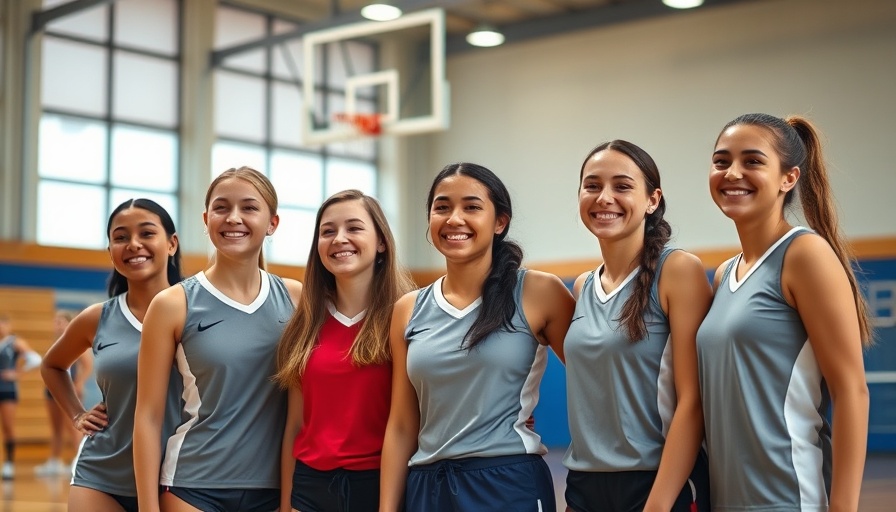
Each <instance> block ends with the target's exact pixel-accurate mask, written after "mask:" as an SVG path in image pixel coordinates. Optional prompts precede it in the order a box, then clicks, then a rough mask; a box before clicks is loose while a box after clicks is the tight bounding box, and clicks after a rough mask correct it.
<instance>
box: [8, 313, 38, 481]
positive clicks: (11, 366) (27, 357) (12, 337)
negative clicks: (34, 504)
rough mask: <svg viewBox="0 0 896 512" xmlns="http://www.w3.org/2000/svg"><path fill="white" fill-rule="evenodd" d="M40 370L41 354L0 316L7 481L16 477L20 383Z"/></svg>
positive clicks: (9, 321) (9, 322) (10, 323)
mask: <svg viewBox="0 0 896 512" xmlns="http://www.w3.org/2000/svg"><path fill="white" fill-rule="evenodd" d="M38 366H40V354H38V353H37V352H35V351H34V350H32V349H31V347H30V346H29V345H28V342H26V341H25V340H24V339H22V338H21V337H20V336H18V335H16V334H15V333H13V329H12V320H11V319H10V318H9V315H7V314H6V313H0V429H2V430H3V445H4V448H6V459H5V460H4V461H3V473H2V474H3V479H4V480H12V479H13V478H14V477H15V466H14V465H13V461H14V460H15V450H16V435H15V424H16V421H15V420H16V406H17V405H18V403H19V384H18V380H19V377H20V375H21V373H22V372H27V371H30V370H33V369H35V368H37V367H38Z"/></svg>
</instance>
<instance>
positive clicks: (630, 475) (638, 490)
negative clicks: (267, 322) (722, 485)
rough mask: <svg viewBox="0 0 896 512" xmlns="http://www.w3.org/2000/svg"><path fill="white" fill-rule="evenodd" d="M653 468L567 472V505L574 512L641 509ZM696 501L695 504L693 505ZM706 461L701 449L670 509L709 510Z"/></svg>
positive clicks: (633, 511)
mask: <svg viewBox="0 0 896 512" xmlns="http://www.w3.org/2000/svg"><path fill="white" fill-rule="evenodd" d="M656 473H657V472H656V471H573V470H570V472H569V474H568V475H567V476H566V505H567V506H568V507H569V509H570V510H572V511H574V512H599V511H605V510H613V511H617V512H641V511H642V510H644V505H645V504H646V503H647V497H648V496H649V495H650V490H651V489H652V488H653V482H654V480H656ZM695 503H696V508H692V506H693V505H694V504H695ZM709 510H710V507H709V464H708V462H707V459H706V453H705V452H704V451H703V450H700V453H698V454H697V462H696V464H694V470H693V471H691V475H690V477H689V478H688V480H687V481H686V482H685V484H684V487H683V488H682V489H681V493H679V495H678V498H676V499H675V503H673V504H672V511H671V512H693V511H698V512H709Z"/></svg>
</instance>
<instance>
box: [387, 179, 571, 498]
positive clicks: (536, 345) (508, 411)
mask: <svg viewBox="0 0 896 512" xmlns="http://www.w3.org/2000/svg"><path fill="white" fill-rule="evenodd" d="M427 211H428V213H429V234H430V236H431V237H432V244H433V246H434V247H435V248H436V249H437V250H438V251H439V252H440V253H442V255H443V256H444V257H445V261H446V264H447V273H446V275H445V276H443V277H441V278H439V279H438V280H437V281H436V282H435V283H434V284H432V285H430V286H428V287H426V288H424V289H422V290H419V291H415V292H411V293H409V294H407V295H405V296H403V297H402V298H401V299H399V300H398V302H397V303H396V304H395V308H394V310H393V314H392V327H391V335H390V342H391V346H392V362H393V370H392V378H393V381H392V406H391V412H390V415H389V422H388V424H387V427H386V438H385V441H384V444H383V458H382V476H381V487H380V510H381V511H385V512H396V511H398V510H401V506H402V503H404V506H405V509H406V510H408V511H423V510H425V511H427V512H442V511H471V510H475V511H477V512H489V511H494V512H506V511H508V510H513V511H520V512H535V511H555V510H556V501H555V497H554V489H553V483H552V479H551V474H550V470H549V469H548V467H547V464H546V463H545V462H544V460H543V459H542V457H541V456H542V455H543V454H544V453H546V452H547V450H546V448H545V447H544V445H543V444H542V443H541V438H540V437H539V436H538V434H536V433H535V432H533V431H532V430H530V429H529V428H528V427H527V426H526V421H527V420H528V418H529V417H530V415H531V413H532V411H533V409H534V408H535V405H536V403H537V402H538V386H539V383H540V382H541V377H542V375H543V373H544V369H545V366H546V364H547V355H548V354H547V346H550V347H551V348H552V349H553V350H554V352H555V353H556V354H557V356H558V357H559V358H560V359H561V361H562V360H563V338H564V336H565V335H566V330H567V328H568V327H569V322H570V319H571V317H572V311H573V307H574V302H573V299H572V296H571V295H570V293H569V291H568V290H567V289H566V287H565V286H564V285H563V283H562V282H561V281H560V279H558V278H557V277H556V276H553V275H550V274H545V273H542V272H537V271H531V270H530V271H527V270H525V269H521V268H520V264H521V262H522V256H523V254H522V249H520V247H519V246H518V245H517V244H515V243H514V242H512V241H510V240H508V239H507V232H508V230H509V228H510V220H511V218H512V217H513V212H512V209H511V205H510V194H509V193H508V192H507V188H506V187H504V184H503V183H501V180H500V179H499V178H498V177H497V176H495V174H494V173H492V172H491V171H490V170H488V169H486V168H485V167H482V166H479V165H476V164H470V163H459V164H451V165H448V166H446V167H445V168H444V169H442V171H441V172H440V173H439V174H438V175H437V176H436V178H435V180H434V181H433V184H432V187H431V188H430V191H429V197H428V199H427ZM408 466H410V469H409V467H408Z"/></svg>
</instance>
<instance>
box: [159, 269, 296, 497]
mask: <svg viewBox="0 0 896 512" xmlns="http://www.w3.org/2000/svg"><path fill="white" fill-rule="evenodd" d="M182 286H183V288H184V292H185V293H186V297H187V319H186V322H185V323H184V330H183V334H182V335H181V342H180V343H179V344H178V346H177V354H176V359H177V361H176V362H177V367H178V370H179V371H180V374H181V376H182V378H183V385H184V402H185V405H184V411H183V415H184V416H185V417H186V418H187V419H186V421H185V422H184V423H183V424H182V425H180V426H179V427H178V428H177V431H176V432H175V433H174V435H172V436H171V438H170V439H169V440H168V449H167V451H166V453H165V462H164V464H163V465H162V475H161V483H162V485H172V486H178V487H187V488H208V489H276V488H279V487H280V441H281V440H282V436H283V426H284V423H285V421H286V395H285V394H284V393H283V392H282V391H280V390H279V389H278V387H277V385H276V384H275V383H274V381H273V380H271V376H272V375H273V374H274V372H275V370H276V360H275V359H276V351H277V343H278V341H279V340H280V334H281V333H282V332H283V328H284V327H285V325H286V322H287V321H288V320H289V318H290V317H291V316H292V314H293V310H294V307H293V304H292V300H291V299H290V296H289V291H288V290H287V289H286V285H285V284H284V283H283V281H282V280H281V279H280V278H279V277H277V276H274V275H271V274H268V273H266V272H263V271H262V272H261V291H260V292H259V294H258V297H256V299H255V300H254V301H253V302H252V303H251V304H249V305H245V304H240V303H238V302H236V301H234V300H232V299H230V298H229V297H227V296H226V295H224V294H223V293H222V292H221V291H219V290H218V289H216V288H215V287H214V286H212V284H211V283H210V282H209V281H208V279H207V278H206V277H205V274H204V273H199V274H196V275H195V276H193V277H190V278H188V279H186V280H185V281H184V282H183V283H182Z"/></svg>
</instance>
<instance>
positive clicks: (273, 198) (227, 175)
mask: <svg viewBox="0 0 896 512" xmlns="http://www.w3.org/2000/svg"><path fill="white" fill-rule="evenodd" d="M229 179H240V180H243V181H245V182H248V183H249V184H250V185H252V186H253V187H255V189H256V190H258V193H259V194H261V198H262V199H263V200H264V202H265V204H267V205H268V211H269V212H270V214H271V217H273V216H274V215H277V205H278V200H277V191H276V190H275V189H274V185H273V183H271V180H269V179H268V177H267V176H265V175H264V174H262V173H261V172H259V171H256V170H255V169H253V168H251V167H246V166H245V165H244V166H242V167H239V168H237V167H231V168H230V169H227V170H226V171H224V172H222V173H221V174H219V175H218V177H217V178H215V179H214V180H212V182H211V184H210V185H209V186H208V190H206V192H205V210H206V211H208V205H209V203H210V202H211V200H212V192H213V191H214V190H215V187H217V186H218V185H219V184H220V183H222V182H224V181H227V180H229ZM258 267H259V268H261V269H262V270H264V269H265V268H266V265H265V262H264V250H261V251H259V253H258Z"/></svg>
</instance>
